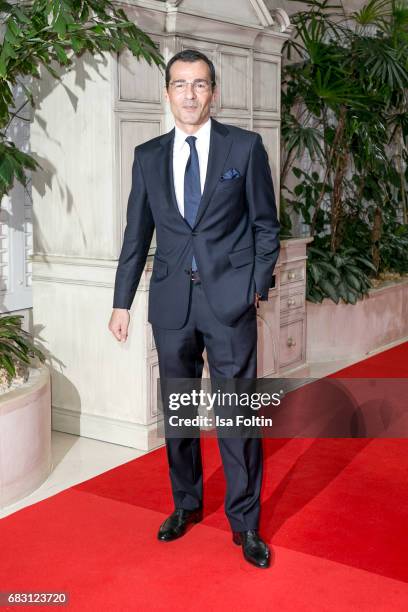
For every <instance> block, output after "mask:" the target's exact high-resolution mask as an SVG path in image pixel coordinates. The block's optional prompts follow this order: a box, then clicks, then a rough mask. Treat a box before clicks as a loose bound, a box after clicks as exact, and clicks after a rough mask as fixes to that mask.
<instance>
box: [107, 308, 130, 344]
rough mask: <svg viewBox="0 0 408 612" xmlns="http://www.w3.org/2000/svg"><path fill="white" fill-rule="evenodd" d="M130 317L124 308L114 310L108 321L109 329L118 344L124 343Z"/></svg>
mask: <svg viewBox="0 0 408 612" xmlns="http://www.w3.org/2000/svg"><path fill="white" fill-rule="evenodd" d="M129 320H130V315H129V312H128V310H126V308H114V309H113V312H112V316H111V318H110V321H109V325H108V327H109V329H110V331H111V332H112V334H113V335H114V336H115V338H116V340H118V341H119V342H126V339H127V336H128V327H129Z"/></svg>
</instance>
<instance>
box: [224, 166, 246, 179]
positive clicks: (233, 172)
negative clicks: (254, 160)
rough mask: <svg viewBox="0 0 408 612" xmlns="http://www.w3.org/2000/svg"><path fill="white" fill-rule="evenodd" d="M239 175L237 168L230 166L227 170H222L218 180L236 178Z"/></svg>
mask: <svg viewBox="0 0 408 612" xmlns="http://www.w3.org/2000/svg"><path fill="white" fill-rule="evenodd" d="M240 176H241V174H240V172H239V170H237V169H236V168H230V169H229V170H227V171H226V172H224V174H223V175H222V177H221V179H220V180H221V181H229V180H231V179H234V178H238V177H240Z"/></svg>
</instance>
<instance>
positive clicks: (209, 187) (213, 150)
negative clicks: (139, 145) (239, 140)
mask: <svg viewBox="0 0 408 612" xmlns="http://www.w3.org/2000/svg"><path fill="white" fill-rule="evenodd" d="M174 134H175V129H174V128H173V129H172V130H171V131H170V132H167V134H164V136H162V137H161V139H160V145H161V146H162V156H163V157H162V160H163V163H161V164H160V165H159V174H160V177H161V180H162V182H163V187H164V191H165V194H169V193H170V200H169V198H166V202H167V203H168V204H170V205H171V206H174V207H175V209H176V211H177V212H178V214H179V216H180V219H182V220H183V221H184V223H186V224H187V226H188V227H189V228H190V225H189V224H188V223H187V221H186V220H185V219H184V217H183V216H182V215H181V213H180V211H179V207H178V204H177V198H176V193H175V190H174V178H173V143H174ZM231 146H232V138H231V135H230V133H229V130H228V128H227V127H225V126H224V125H222V123H219V122H218V121H216V120H215V119H213V118H211V133H210V148H209V152H208V165H207V173H206V177H205V184H204V190H203V194H202V196H201V202H200V206H199V207H198V211H197V216H196V220H195V224H194V227H195V226H196V225H197V224H198V223H199V221H200V219H201V217H202V216H203V214H204V211H205V209H206V208H207V206H208V204H209V203H210V200H211V196H212V194H213V192H214V189H215V187H216V186H217V183H218V181H219V179H220V176H221V174H222V170H223V167H224V163H225V160H226V158H227V156H228V153H229V151H230V149H231ZM190 229H191V228H190Z"/></svg>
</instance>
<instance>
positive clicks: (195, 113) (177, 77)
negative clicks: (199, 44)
mask: <svg viewBox="0 0 408 612" xmlns="http://www.w3.org/2000/svg"><path fill="white" fill-rule="evenodd" d="M203 80H204V81H207V82H208V83H209V84H210V86H209V88H208V91H200V90H199V88H193V86H192V85H191V83H192V82H193V81H203ZM177 81H190V83H188V84H187V87H186V88H185V90H184V91H177V89H175V88H174V87H173V86H172V83H175V82H177ZM165 97H166V100H167V101H168V102H169V103H170V107H171V111H172V113H173V115H174V119H175V122H176V125H177V126H178V127H179V128H181V129H183V127H184V126H194V125H196V126H197V129H198V127H199V126H200V125H201V124H203V123H205V122H206V121H207V119H208V118H209V116H210V107H211V103H212V102H213V101H214V100H215V88H214V90H212V88H211V76H210V68H209V66H208V65H207V64H206V62H204V61H203V60H197V61H195V62H183V61H181V60H177V61H175V62H174V64H173V65H172V66H171V68H170V84H169V89H168V90H167V89H166V90H165Z"/></svg>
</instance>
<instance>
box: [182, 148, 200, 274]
mask: <svg viewBox="0 0 408 612" xmlns="http://www.w3.org/2000/svg"><path fill="white" fill-rule="evenodd" d="M196 140H197V137H196V136H188V137H187V138H186V142H187V143H188V144H189V146H190V157H189V158H188V160H187V164H186V171H185V174H184V218H185V219H186V221H187V223H188V224H189V225H190V226H191V227H193V226H194V223H195V219H196V216H197V211H198V207H199V206H200V201H201V182H200V164H199V161H198V154H197V149H196V146H195V141H196ZM191 269H192V270H197V263H196V260H195V257H194V256H193V261H192V264H191Z"/></svg>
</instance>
